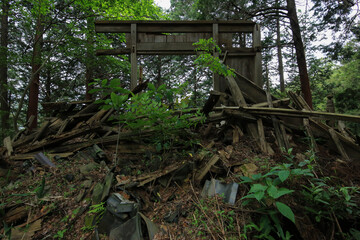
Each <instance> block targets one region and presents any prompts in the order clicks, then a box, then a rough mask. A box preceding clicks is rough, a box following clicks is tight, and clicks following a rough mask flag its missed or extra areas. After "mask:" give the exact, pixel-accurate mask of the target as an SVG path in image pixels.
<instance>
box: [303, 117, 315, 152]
mask: <svg viewBox="0 0 360 240" xmlns="http://www.w3.org/2000/svg"><path fill="white" fill-rule="evenodd" d="M303 123H304V127H305V130H306V134H307V135H308V137H309V138H310V142H311V147H312V149H313V151H314V152H319V148H318V146H317V144H316V141H315V138H314V134H313V133H312V131H311V127H310V123H309V119H308V118H304V119H303Z"/></svg>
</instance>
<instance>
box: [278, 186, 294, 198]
mask: <svg viewBox="0 0 360 240" xmlns="http://www.w3.org/2000/svg"><path fill="white" fill-rule="evenodd" d="M292 192H294V190H290V189H287V188H280V189H278V192H277V196H276V198H279V197H281V196H283V195H286V194H290V193H292Z"/></svg>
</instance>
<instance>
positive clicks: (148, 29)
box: [95, 20, 255, 33]
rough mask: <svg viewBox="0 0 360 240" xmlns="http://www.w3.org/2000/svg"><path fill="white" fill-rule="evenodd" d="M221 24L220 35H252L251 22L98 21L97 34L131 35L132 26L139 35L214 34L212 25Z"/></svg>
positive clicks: (96, 25)
mask: <svg viewBox="0 0 360 240" xmlns="http://www.w3.org/2000/svg"><path fill="white" fill-rule="evenodd" d="M214 23H218V24H219V33H237V32H246V33H252V32H253V30H254V25H255V23H254V22H250V21H241V20H238V21H96V22H95V31H96V32H97V33H130V31H131V24H137V32H138V33H212V31H213V28H212V25H213V24H214Z"/></svg>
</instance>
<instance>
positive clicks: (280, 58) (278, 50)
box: [276, 16, 285, 92]
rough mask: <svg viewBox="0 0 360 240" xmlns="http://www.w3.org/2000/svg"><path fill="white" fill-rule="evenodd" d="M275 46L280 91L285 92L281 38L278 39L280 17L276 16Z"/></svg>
mask: <svg viewBox="0 0 360 240" xmlns="http://www.w3.org/2000/svg"><path fill="white" fill-rule="evenodd" d="M276 47H277V55H278V64H279V65H278V71H279V77H280V91H281V92H285V80H284V65H283V60H282V50H281V39H280V17H279V16H277V18H276Z"/></svg>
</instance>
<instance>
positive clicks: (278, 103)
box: [252, 98, 290, 107]
mask: <svg viewBox="0 0 360 240" xmlns="http://www.w3.org/2000/svg"><path fill="white" fill-rule="evenodd" d="M289 102H290V98H284V99H279V100H275V101H272V104H273V106H274V107H279V106H281V105H284V106H287V105H289ZM268 106H269V102H262V103H255V104H253V105H252V107H268Z"/></svg>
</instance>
